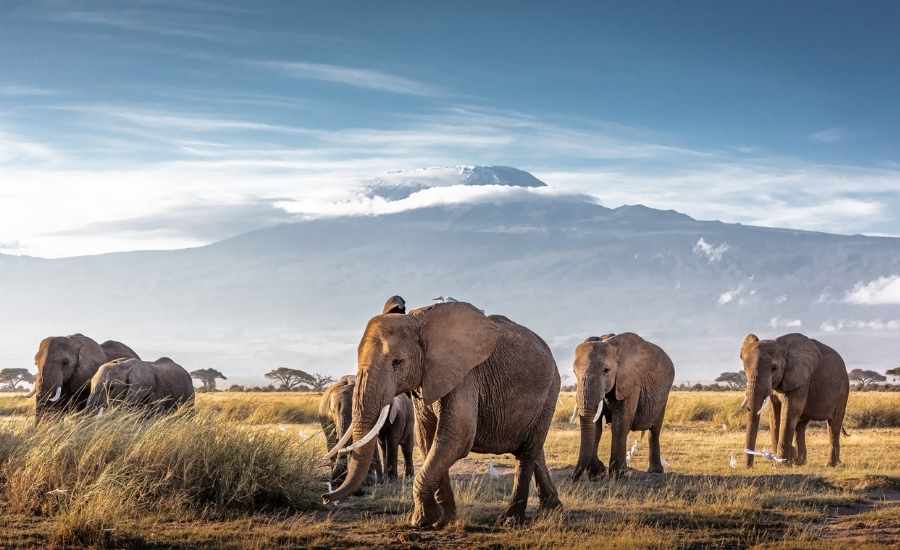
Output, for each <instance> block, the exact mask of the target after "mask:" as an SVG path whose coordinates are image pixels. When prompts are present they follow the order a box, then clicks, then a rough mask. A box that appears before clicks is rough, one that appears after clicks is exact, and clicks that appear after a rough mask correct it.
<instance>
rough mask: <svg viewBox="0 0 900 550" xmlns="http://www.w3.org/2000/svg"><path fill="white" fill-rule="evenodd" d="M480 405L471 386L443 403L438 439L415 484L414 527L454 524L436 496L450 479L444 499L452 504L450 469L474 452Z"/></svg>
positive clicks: (417, 475) (441, 403)
mask: <svg viewBox="0 0 900 550" xmlns="http://www.w3.org/2000/svg"><path fill="white" fill-rule="evenodd" d="M477 403H478V400H477V399H476V395H475V389H474V387H471V386H468V387H463V386H458V387H457V388H456V389H455V390H454V391H452V392H450V393H449V394H448V395H446V396H444V398H443V399H441V401H440V405H439V406H440V416H439V417H438V418H437V426H436V428H435V432H434V438H433V439H432V441H431V444H430V447H429V448H428V454H427V456H426V457H425V462H424V463H423V464H422V469H421V470H419V473H417V474H416V481H415V483H414V484H413V503H414V508H413V513H412V517H411V518H410V524H411V525H412V526H413V527H435V528H440V527H443V526H445V525H446V524H447V522H449V521H450V519H451V518H449V517H447V518H445V517H444V514H443V507H442V506H441V505H440V504H438V501H437V499H436V493H437V492H438V490H439V489H440V488H441V484H442V482H443V481H444V479H445V478H446V480H447V482H448V483H447V486H446V487H445V489H446V491H442V492H441V498H442V499H443V501H444V502H448V501H449V497H450V495H452V494H453V493H452V490H451V488H450V485H449V479H450V467H451V466H452V465H453V464H454V463H455V462H456V461H457V460H459V459H460V458H462V457H464V456H466V455H467V454H468V453H469V450H470V449H471V448H472V443H473V442H474V440H475V426H476V421H477V418H478V405H477ZM420 435H422V434H421V432H420ZM445 493H448V494H445Z"/></svg>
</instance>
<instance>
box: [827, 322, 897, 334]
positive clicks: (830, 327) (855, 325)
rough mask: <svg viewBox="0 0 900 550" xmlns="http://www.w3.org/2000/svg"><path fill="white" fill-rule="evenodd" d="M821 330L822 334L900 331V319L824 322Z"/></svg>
mask: <svg viewBox="0 0 900 550" xmlns="http://www.w3.org/2000/svg"><path fill="white" fill-rule="evenodd" d="M819 330H821V331H822V332H861V331H875V332H885V331H900V319H889V320H881V319H872V320H869V321H864V320H843V319H842V320H835V321H831V320H829V321H824V322H822V324H821V325H819Z"/></svg>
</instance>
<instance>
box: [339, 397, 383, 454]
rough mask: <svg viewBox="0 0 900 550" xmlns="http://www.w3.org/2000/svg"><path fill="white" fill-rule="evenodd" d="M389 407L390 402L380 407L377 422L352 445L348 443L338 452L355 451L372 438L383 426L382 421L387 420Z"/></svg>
mask: <svg viewBox="0 0 900 550" xmlns="http://www.w3.org/2000/svg"><path fill="white" fill-rule="evenodd" d="M390 409H391V404H390V403H388V404H387V405H385V406H384V407H382V408H381V414H380V415H378V422H376V423H375V427H373V428H372V429H371V430H369V433H367V434H366V435H365V436H364V437H363V438H362V439H360V440H359V441H357V442H355V443H354V444H353V445H350V446H349V447H347V448H346V449H341V450H340V451H339V453H340V454H344V453H349V452H351V451H355V450H356V449H359V448H360V447H362V446H364V445H366V444H367V443H368V442H369V441H372V439H373V438H374V437H375V436H376V435H378V432H380V431H381V427H382V426H384V423H385V421H386V420H387V416H388V412H390ZM348 431H349V430H348Z"/></svg>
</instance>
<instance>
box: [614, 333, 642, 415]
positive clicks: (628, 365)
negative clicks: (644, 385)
mask: <svg viewBox="0 0 900 550" xmlns="http://www.w3.org/2000/svg"><path fill="white" fill-rule="evenodd" d="M606 345H609V346H615V348H616V355H617V361H618V365H617V367H616V386H615V389H616V400H617V401H624V400H626V399H628V398H629V397H630V396H632V395H638V394H639V393H640V390H641V381H640V367H641V365H642V364H644V363H646V362H648V361H649V358H647V357H646V355H647V350H646V349H644V346H641V343H640V341H639V340H637V336H636V335H635V336H633V335H631V334H621V335H619V336H617V337H615V338H609V339H607V340H606Z"/></svg>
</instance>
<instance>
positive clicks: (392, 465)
mask: <svg viewBox="0 0 900 550" xmlns="http://www.w3.org/2000/svg"><path fill="white" fill-rule="evenodd" d="M385 444H386V446H387V449H386V452H385V455H386V457H385V463H384V477H385V479H386V480H387V481H396V480H397V442H396V441H394V438H392V437H391V438H387V440H386V441H385Z"/></svg>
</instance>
